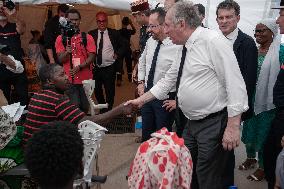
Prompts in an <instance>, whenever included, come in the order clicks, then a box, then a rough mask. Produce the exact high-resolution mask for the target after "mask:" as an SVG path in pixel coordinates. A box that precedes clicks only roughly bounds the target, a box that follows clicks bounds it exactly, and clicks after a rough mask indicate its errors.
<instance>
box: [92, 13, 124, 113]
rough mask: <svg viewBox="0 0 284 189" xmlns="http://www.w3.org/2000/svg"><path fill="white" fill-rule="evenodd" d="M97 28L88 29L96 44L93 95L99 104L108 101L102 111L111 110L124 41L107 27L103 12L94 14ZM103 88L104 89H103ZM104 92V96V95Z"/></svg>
mask: <svg viewBox="0 0 284 189" xmlns="http://www.w3.org/2000/svg"><path fill="white" fill-rule="evenodd" d="M96 20H97V25H98V28H97V29H94V30H91V31H89V34H90V35H91V36H92V37H93V38H94V40H95V44H96V46H97V53H96V60H95V63H94V70H93V75H94V80H95V81H96V84H95V85H96V86H95V88H96V90H95V95H96V99H97V101H98V103H99V104H105V103H108V109H102V110H101V111H100V112H101V113H104V112H107V111H108V110H111V109H112V107H113V103H114V96H115V79H116V71H117V68H118V67H117V66H118V61H119V58H120V57H122V56H123V54H124V52H125V47H126V41H125V40H124V39H123V38H122V37H121V35H120V33H119V31H118V30H115V29H111V28H108V27H107V25H108V16H107V14H106V13H105V12H98V13H97V14H96ZM103 88H104V89H105V91H103ZM104 94H105V96H104Z"/></svg>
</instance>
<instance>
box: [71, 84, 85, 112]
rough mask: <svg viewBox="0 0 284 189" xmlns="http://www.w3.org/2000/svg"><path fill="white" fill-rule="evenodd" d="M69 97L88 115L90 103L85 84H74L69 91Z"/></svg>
mask: <svg viewBox="0 0 284 189" xmlns="http://www.w3.org/2000/svg"><path fill="white" fill-rule="evenodd" d="M67 95H68V96H69V98H70V101H71V102H72V103H73V104H76V105H77V106H78V107H79V108H80V110H81V111H83V112H85V113H86V114H87V113H88V110H89V101H88V99H87V96H86V93H85V90H84V87H83V84H73V85H71V87H70V89H69V90H68V91H67Z"/></svg>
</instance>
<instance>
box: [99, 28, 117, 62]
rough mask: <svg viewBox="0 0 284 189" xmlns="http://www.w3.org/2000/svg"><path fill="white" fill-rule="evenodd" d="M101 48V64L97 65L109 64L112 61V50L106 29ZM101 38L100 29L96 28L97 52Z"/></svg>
mask: <svg viewBox="0 0 284 189" xmlns="http://www.w3.org/2000/svg"><path fill="white" fill-rule="evenodd" d="M103 36H104V37H103V50H102V64H101V65H100V66H99V67H106V66H110V65H112V64H113V63H114V61H115V59H114V50H113V46H112V44H111V41H110V38H109V35H108V30H107V29H106V30H105V31H104V34H103ZM100 40H101V31H100V30H98V39H97V53H98V50H99V43H100Z"/></svg>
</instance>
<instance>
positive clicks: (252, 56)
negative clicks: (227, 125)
mask: <svg viewBox="0 0 284 189" xmlns="http://www.w3.org/2000/svg"><path fill="white" fill-rule="evenodd" d="M216 15H217V18H216V21H217V23H218V25H219V29H220V30H221V32H222V34H223V35H224V36H225V37H226V38H227V39H228V40H229V41H230V43H231V45H232V47H233V50H234V53H235V55H236V58H237V60H238V63H239V67H240V70H241V73H242V76H243V78H244V81H245V84H246V89H247V93H248V103H249V110H248V111H247V112H245V113H244V114H243V115H242V119H243V120H246V119H249V118H250V117H251V116H252V115H253V102H252V101H253V94H254V91H255V86H256V76H257V74H256V73H257V64H258V61H257V57H258V50H257V47H256V44H255V42H254V40H253V38H252V37H250V36H249V35H247V34H245V33H243V32H242V31H241V30H240V29H239V28H238V22H239V21H240V6H239V4H238V3H237V2H235V1H234V0H225V1H223V2H221V3H220V4H219V5H218V7H217V10H216Z"/></svg>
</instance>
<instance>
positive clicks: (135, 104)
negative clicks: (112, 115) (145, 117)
mask: <svg viewBox="0 0 284 189" xmlns="http://www.w3.org/2000/svg"><path fill="white" fill-rule="evenodd" d="M143 104H144V103H143V101H141V100H140V99H139V98H136V99H134V100H128V101H127V102H126V103H124V105H125V106H128V105H131V106H132V107H134V108H136V109H140V108H141V107H142V106H143Z"/></svg>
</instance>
